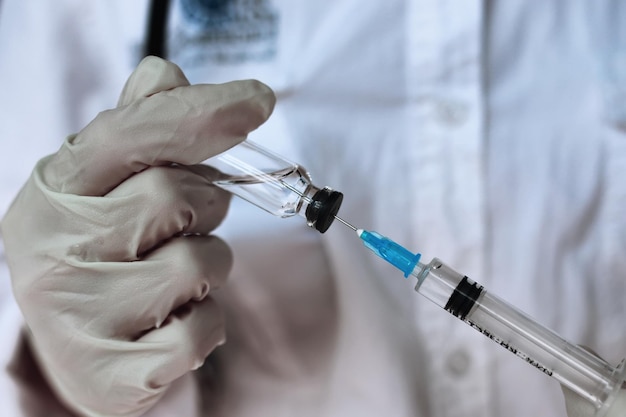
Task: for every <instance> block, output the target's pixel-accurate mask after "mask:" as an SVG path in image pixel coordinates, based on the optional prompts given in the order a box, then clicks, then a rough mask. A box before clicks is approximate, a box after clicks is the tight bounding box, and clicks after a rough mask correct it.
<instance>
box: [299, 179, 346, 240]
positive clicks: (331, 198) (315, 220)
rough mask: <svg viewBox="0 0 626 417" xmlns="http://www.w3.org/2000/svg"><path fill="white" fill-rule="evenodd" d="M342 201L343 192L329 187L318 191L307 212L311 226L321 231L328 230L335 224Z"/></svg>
mask: <svg viewBox="0 0 626 417" xmlns="http://www.w3.org/2000/svg"><path fill="white" fill-rule="evenodd" d="M342 201H343V194H342V193H340V192H339V191H334V190H331V189H330V188H328V187H325V188H323V189H321V190H319V191H318V192H316V193H315V195H314V196H313V198H312V199H311V203H309V205H308V207H307V208H306V212H305V214H306V219H307V221H308V222H309V224H310V225H311V227H314V228H315V230H317V231H319V232H320V233H324V232H325V231H327V230H328V228H329V227H330V225H331V224H333V221H334V220H335V215H336V214H337V212H338V211H339V207H341V202H342Z"/></svg>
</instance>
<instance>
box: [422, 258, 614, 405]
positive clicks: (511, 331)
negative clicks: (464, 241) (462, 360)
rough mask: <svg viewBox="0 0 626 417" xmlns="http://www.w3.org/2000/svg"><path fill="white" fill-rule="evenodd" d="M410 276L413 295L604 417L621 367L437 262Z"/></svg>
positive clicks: (423, 266)
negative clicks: (413, 279) (414, 280)
mask: <svg viewBox="0 0 626 417" xmlns="http://www.w3.org/2000/svg"><path fill="white" fill-rule="evenodd" d="M412 275H414V276H415V277H416V278H417V285H416V287H415V290H416V291H417V292H419V293H420V294H422V295H424V296H425V297H426V298H428V299H430V300H431V301H433V302H434V303H435V304H437V305H439V306H440V307H443V308H444V309H446V310H447V311H448V312H450V313H451V314H453V315H454V316H456V317H457V318H459V319H461V320H463V321H464V322H466V323H467V324H469V325H470V326H471V327H473V328H474V329H476V330H478V331H479V332H481V333H482V334H483V335H485V336H487V337H488V338H490V339H491V340H493V341H494V342H496V343H498V344H499V345H501V346H502V347H504V348H505V349H507V350H509V351H510V352H512V353H514V354H515V355H517V356H518V357H520V358H522V359H523V360H525V361H526V362H528V363H529V364H531V365H532V366H534V367H535V368H537V369H538V370H540V371H542V372H543V373H545V374H547V375H549V376H552V377H554V378H556V379H557V380H558V381H559V382H560V383H561V384H562V385H563V386H565V387H567V388H569V389H571V390H572V391H574V392H576V393H578V394H579V395H580V396H582V397H583V398H585V399H587V400H588V401H589V402H591V403H592V404H593V405H594V407H595V408H596V416H598V417H599V416H602V415H604V414H605V413H606V411H607V410H608V408H609V407H610V403H611V402H612V400H613V398H614V397H615V396H616V394H617V391H618V390H619V389H620V388H621V387H622V384H623V382H624V377H625V376H626V375H625V371H624V363H623V362H622V364H621V365H620V366H619V367H617V368H616V367H613V366H611V365H610V364H608V363H607V362H606V361H604V360H602V359H600V358H599V357H597V356H595V355H593V354H591V353H590V352H588V351H586V350H584V349H582V348H580V347H579V346H577V345H573V344H571V343H569V342H567V341H566V340H565V339H563V338H562V337H560V336H559V335H557V334H556V333H554V332H553V331H551V330H549V329H547V328H545V327H543V326H541V325H540V324H538V323H537V322H536V321H535V320H533V319H532V318H530V317H529V316H528V315H526V314H524V313H522V312H521V311H519V310H517V309H516V308H515V307H513V306H511V305H509V304H508V303H506V302H505V301H503V300H501V299H499V298H498V297H496V296H493V295H491V294H489V293H487V291H486V290H485V289H484V288H483V287H482V286H481V285H479V284H478V283H476V282H474V281H472V280H470V279H469V278H467V277H466V276H464V275H462V274H459V273H458V272H456V271H454V270H453V269H452V268H450V267H449V266H447V265H445V264H444V263H443V262H441V261H440V260H439V259H437V258H435V259H433V260H432V261H431V262H430V263H429V264H427V265H424V264H421V263H420V264H418V265H417V266H416V267H415V269H414V270H413V273H412Z"/></svg>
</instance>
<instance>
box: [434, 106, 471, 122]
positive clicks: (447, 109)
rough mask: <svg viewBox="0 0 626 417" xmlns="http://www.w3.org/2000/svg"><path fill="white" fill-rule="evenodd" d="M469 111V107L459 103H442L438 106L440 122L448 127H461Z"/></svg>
mask: <svg viewBox="0 0 626 417" xmlns="http://www.w3.org/2000/svg"><path fill="white" fill-rule="evenodd" d="M468 113H469V109H468V107H467V105H465V104H463V103H459V102H452V101H442V102H439V105H438V106H437V114H438V118H439V121H440V122H441V123H443V124H446V125H448V126H459V125H461V124H463V123H464V122H465V121H466V120H467V117H468Z"/></svg>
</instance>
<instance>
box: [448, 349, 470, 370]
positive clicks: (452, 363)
mask: <svg viewBox="0 0 626 417" xmlns="http://www.w3.org/2000/svg"><path fill="white" fill-rule="evenodd" d="M447 367H448V370H449V371H450V373H451V374H453V375H457V376H460V375H463V374H465V373H466V372H467V371H468V370H469V367H470V357H469V355H468V354H467V352H465V351H461V350H459V351H456V352H454V353H452V354H451V355H450V356H449V357H448V361H447Z"/></svg>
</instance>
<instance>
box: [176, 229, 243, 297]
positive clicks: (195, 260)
mask: <svg viewBox="0 0 626 417" xmlns="http://www.w3.org/2000/svg"><path fill="white" fill-rule="evenodd" d="M181 239H184V240H185V242H186V244H185V245H179V246H178V249H177V251H178V253H177V254H174V257H175V258H176V260H177V262H176V263H177V264H178V265H180V271H179V273H180V274H186V275H187V276H189V277H190V278H192V279H195V282H196V283H197V284H198V285H197V287H196V289H195V293H194V294H193V295H192V299H195V300H201V299H204V298H205V297H206V295H207V294H208V292H209V291H212V290H215V289H218V288H219V287H221V286H222V285H223V284H224V283H225V282H226V280H227V278H228V274H229V273H230V270H231V268H232V264H233V255H232V251H231V250H230V248H229V247H228V245H226V243H224V241H222V240H221V239H219V238H218V237H215V236H187V237H183V238H181Z"/></svg>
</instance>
